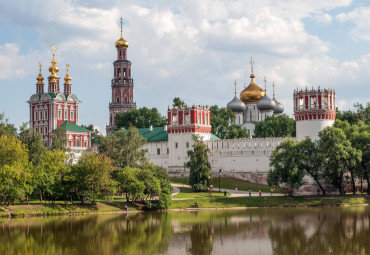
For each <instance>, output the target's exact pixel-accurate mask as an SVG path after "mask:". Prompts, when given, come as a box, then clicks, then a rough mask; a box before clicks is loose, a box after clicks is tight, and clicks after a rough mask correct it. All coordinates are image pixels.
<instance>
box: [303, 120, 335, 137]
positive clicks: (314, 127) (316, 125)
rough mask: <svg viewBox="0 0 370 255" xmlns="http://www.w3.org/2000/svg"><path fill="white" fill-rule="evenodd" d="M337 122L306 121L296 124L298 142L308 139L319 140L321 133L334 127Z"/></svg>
mask: <svg viewBox="0 0 370 255" xmlns="http://www.w3.org/2000/svg"><path fill="white" fill-rule="evenodd" d="M334 122H335V120H330V119H323V120H305V121H297V122H296V133H297V140H298V141H301V140H303V139H306V138H310V139H312V140H319V132H320V131H321V130H323V129H324V128H326V127H331V126H333V125H334Z"/></svg>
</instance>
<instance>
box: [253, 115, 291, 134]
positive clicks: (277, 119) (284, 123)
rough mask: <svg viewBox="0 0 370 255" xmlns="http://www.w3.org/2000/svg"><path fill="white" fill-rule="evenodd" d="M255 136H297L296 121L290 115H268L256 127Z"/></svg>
mask: <svg viewBox="0 0 370 255" xmlns="http://www.w3.org/2000/svg"><path fill="white" fill-rule="evenodd" d="M254 136H255V137H295V136H296V130H295V121H294V119H292V118H289V116H288V115H286V114H283V115H280V116H271V117H269V116H267V117H266V119H265V120H264V121H261V122H258V123H257V124H256V127H255V129H254Z"/></svg>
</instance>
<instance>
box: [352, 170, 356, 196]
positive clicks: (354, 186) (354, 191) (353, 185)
mask: <svg viewBox="0 0 370 255" xmlns="http://www.w3.org/2000/svg"><path fill="white" fill-rule="evenodd" d="M351 182H352V193H353V195H356V183H355V177H354V174H353V173H352V172H351Z"/></svg>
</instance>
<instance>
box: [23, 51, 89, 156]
mask: <svg viewBox="0 0 370 255" xmlns="http://www.w3.org/2000/svg"><path fill="white" fill-rule="evenodd" d="M51 49H52V50H53V59H52V61H51V66H50V67H49V71H50V75H49V77H48V92H46V93H45V92H44V82H43V80H44V77H43V76H42V73H41V67H42V65H41V63H40V65H39V66H40V73H39V76H38V77H37V78H36V79H37V83H36V94H33V95H32V96H31V98H30V100H29V101H28V103H29V106H30V127H31V128H32V129H33V130H34V132H38V133H40V134H42V137H43V140H44V143H45V144H46V145H48V146H51V145H52V133H53V131H54V130H55V129H56V128H57V127H58V126H61V127H62V128H63V129H64V130H65V131H66V135H67V146H68V147H70V148H72V149H76V150H84V149H86V148H89V147H91V142H90V140H91V139H90V137H91V135H90V131H89V130H87V129H85V128H83V127H80V126H78V104H79V103H80V101H79V100H78V99H77V97H76V96H75V95H74V94H72V91H71V90H72V89H71V87H72V83H71V77H70V76H69V73H68V68H69V65H68V64H67V65H66V67H67V72H66V76H65V78H64V81H65V83H64V93H61V92H60V90H59V80H60V77H59V76H58V75H57V72H58V71H59V67H58V66H57V62H56V60H55V50H56V47H55V45H54V44H53V45H52V47H51Z"/></svg>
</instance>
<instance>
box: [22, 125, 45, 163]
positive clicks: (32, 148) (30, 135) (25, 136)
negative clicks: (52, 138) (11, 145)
mask: <svg viewBox="0 0 370 255" xmlns="http://www.w3.org/2000/svg"><path fill="white" fill-rule="evenodd" d="M27 126H28V124H27V123H23V125H22V126H21V127H20V132H19V134H18V137H19V140H21V142H22V143H23V144H24V145H25V146H26V149H27V150H28V157H29V161H30V162H32V165H33V166H37V165H38V164H39V161H40V159H41V155H43V154H44V153H45V152H46V151H47V150H48V148H47V147H46V146H45V144H44V141H43V140H42V135H41V134H40V133H36V132H34V131H33V130H32V129H30V128H28V127H27Z"/></svg>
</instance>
